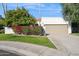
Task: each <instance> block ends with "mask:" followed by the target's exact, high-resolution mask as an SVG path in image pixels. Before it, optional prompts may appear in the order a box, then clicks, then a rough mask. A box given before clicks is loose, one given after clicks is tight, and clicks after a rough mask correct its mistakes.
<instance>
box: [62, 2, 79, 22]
mask: <svg viewBox="0 0 79 59" xmlns="http://www.w3.org/2000/svg"><path fill="white" fill-rule="evenodd" d="M63 15H64V18H65V20H68V21H71V22H79V4H78V3H66V4H63Z"/></svg>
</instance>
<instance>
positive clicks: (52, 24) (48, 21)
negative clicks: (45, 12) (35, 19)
mask: <svg viewBox="0 0 79 59" xmlns="http://www.w3.org/2000/svg"><path fill="white" fill-rule="evenodd" d="M41 26H43V28H44V30H45V32H46V33H53V34H70V33H71V32H72V31H71V25H70V24H69V22H68V21H65V20H64V18H62V17H42V18H41Z"/></svg>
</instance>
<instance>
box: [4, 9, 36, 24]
mask: <svg viewBox="0 0 79 59" xmlns="http://www.w3.org/2000/svg"><path fill="white" fill-rule="evenodd" d="M5 15H6V17H5V19H6V20H7V21H6V23H7V25H14V24H15V25H30V24H35V23H36V20H35V18H34V17H33V16H31V15H30V14H29V13H28V11H27V10H26V9H25V8H17V9H16V10H9V11H7V12H6V14H5Z"/></svg>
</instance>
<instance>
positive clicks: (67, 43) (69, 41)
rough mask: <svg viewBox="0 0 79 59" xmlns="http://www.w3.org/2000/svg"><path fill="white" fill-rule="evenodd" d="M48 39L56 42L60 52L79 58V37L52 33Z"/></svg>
mask: <svg viewBox="0 0 79 59" xmlns="http://www.w3.org/2000/svg"><path fill="white" fill-rule="evenodd" d="M48 38H49V39H50V40H51V41H52V42H54V44H55V45H56V47H57V48H58V50H59V51H62V52H63V53H65V54H67V55H69V56H70V55H73V56H79V37H78V36H73V35H68V34H53V33H50V35H48Z"/></svg>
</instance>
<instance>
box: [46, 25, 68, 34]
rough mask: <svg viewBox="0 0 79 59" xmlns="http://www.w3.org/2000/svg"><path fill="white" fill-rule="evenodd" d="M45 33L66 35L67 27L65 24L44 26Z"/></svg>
mask: <svg viewBox="0 0 79 59" xmlns="http://www.w3.org/2000/svg"><path fill="white" fill-rule="evenodd" d="M45 28H46V32H47V33H48V34H49V33H53V34H67V33H68V25H67V24H61V25H58V24H50V25H45Z"/></svg>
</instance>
